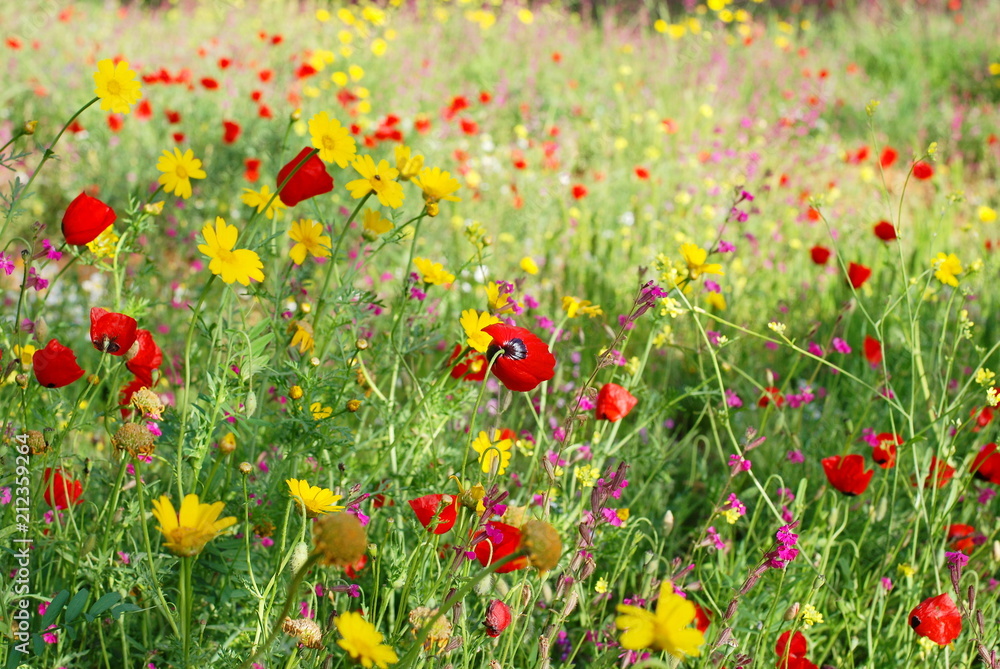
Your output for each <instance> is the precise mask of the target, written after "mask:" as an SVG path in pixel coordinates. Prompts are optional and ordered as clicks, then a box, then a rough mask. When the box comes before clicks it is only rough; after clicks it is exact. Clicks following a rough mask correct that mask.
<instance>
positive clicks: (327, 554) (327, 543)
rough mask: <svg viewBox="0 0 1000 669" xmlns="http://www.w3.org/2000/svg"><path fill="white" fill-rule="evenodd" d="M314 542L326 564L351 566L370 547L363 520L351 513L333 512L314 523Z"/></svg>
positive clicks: (322, 560)
mask: <svg viewBox="0 0 1000 669" xmlns="http://www.w3.org/2000/svg"><path fill="white" fill-rule="evenodd" d="M313 543H315V544H316V552H318V553H319V554H320V555H321V556H322V559H321V560H320V561H321V562H322V563H323V564H325V565H332V566H336V567H349V566H350V565H352V564H354V563H355V562H357V561H358V560H360V559H361V558H362V557H364V554H365V551H366V550H367V549H368V534H367V532H365V528H364V526H363V525H362V524H361V521H360V520H358V519H357V518H356V517H354V516H353V515H351V514H349V513H332V514H330V515H327V516H323V517H321V518H320V519H319V520H317V521H316V522H315V524H314V525H313Z"/></svg>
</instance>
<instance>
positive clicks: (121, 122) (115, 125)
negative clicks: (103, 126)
mask: <svg viewBox="0 0 1000 669" xmlns="http://www.w3.org/2000/svg"><path fill="white" fill-rule="evenodd" d="M124 127H125V117H124V116H122V115H121V114H108V128H109V129H110V130H111V132H118V131H119V130H121V129H122V128H124Z"/></svg>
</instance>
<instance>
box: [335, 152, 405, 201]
mask: <svg viewBox="0 0 1000 669" xmlns="http://www.w3.org/2000/svg"><path fill="white" fill-rule="evenodd" d="M352 165H353V167H354V169H355V170H357V172H358V174H360V175H361V176H362V178H361V179H355V180H354V181H348V182H347V190H349V191H351V197H353V198H354V199H355V200H360V199H361V198H363V197H364V196H365V195H367V194H368V193H372V192H374V193H375V195H376V196H377V197H378V201H379V202H381V203H382V206H383V207H389V208H391V209H395V208H396V207H400V206H402V204H403V199H404V198H405V195H404V194H403V187H402V186H401V185H400V184H399V182H397V181H395V179H396V177H398V176H399V170H397V169H396V168H395V167H390V166H389V163H388V162H386V161H385V160H380V161H379V163H378V165H377V166H376V165H375V161H374V160H373V159H372V157H371V156H359V157H357V158H355V159H354V162H353V163H352Z"/></svg>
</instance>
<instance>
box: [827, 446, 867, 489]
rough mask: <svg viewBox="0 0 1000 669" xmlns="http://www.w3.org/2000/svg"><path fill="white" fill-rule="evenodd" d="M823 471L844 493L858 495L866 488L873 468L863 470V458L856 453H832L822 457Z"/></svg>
mask: <svg viewBox="0 0 1000 669" xmlns="http://www.w3.org/2000/svg"><path fill="white" fill-rule="evenodd" d="M822 463H823V472H824V473H825V474H826V479H827V480H828V481H829V482H830V485H832V486H833V487H834V488H836V489H837V490H839V491H840V492H842V493H844V494H845V495H851V496H854V495H860V494H861V493H863V492H864V491H865V490H866V489H867V488H868V483H869V482H870V481H871V480H872V476H873V475H874V474H875V470H874V469H869V470H868V471H867V472H866V471H865V459H864V458H863V457H862V456H860V455H857V454H854V455H845V456H843V457H841V456H839V455H832V456H830V457H828V458H823V460H822Z"/></svg>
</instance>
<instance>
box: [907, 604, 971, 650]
mask: <svg viewBox="0 0 1000 669" xmlns="http://www.w3.org/2000/svg"><path fill="white" fill-rule="evenodd" d="M909 621H910V627H912V628H913V631H914V632H916V633H917V635H918V636H925V637H927V638H928V639H930V640H931V641H933V642H934V643H936V644H938V645H939V646H947V645H948V644H949V643H951V642H952V641H954V640H955V639H957V638H958V635H959V634H961V632H962V614H961V613H959V612H958V608H957V607H956V606H955V602H953V601H952V599H951V595H949V594H948V593H947V592H946V593H944V594H941V595H938V596H937V597H928V598H927V599H925V600H924V601H922V602H920V603H919V604H917V605H916V606H915V607H914V609H913V610H912V611H910V615H909Z"/></svg>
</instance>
